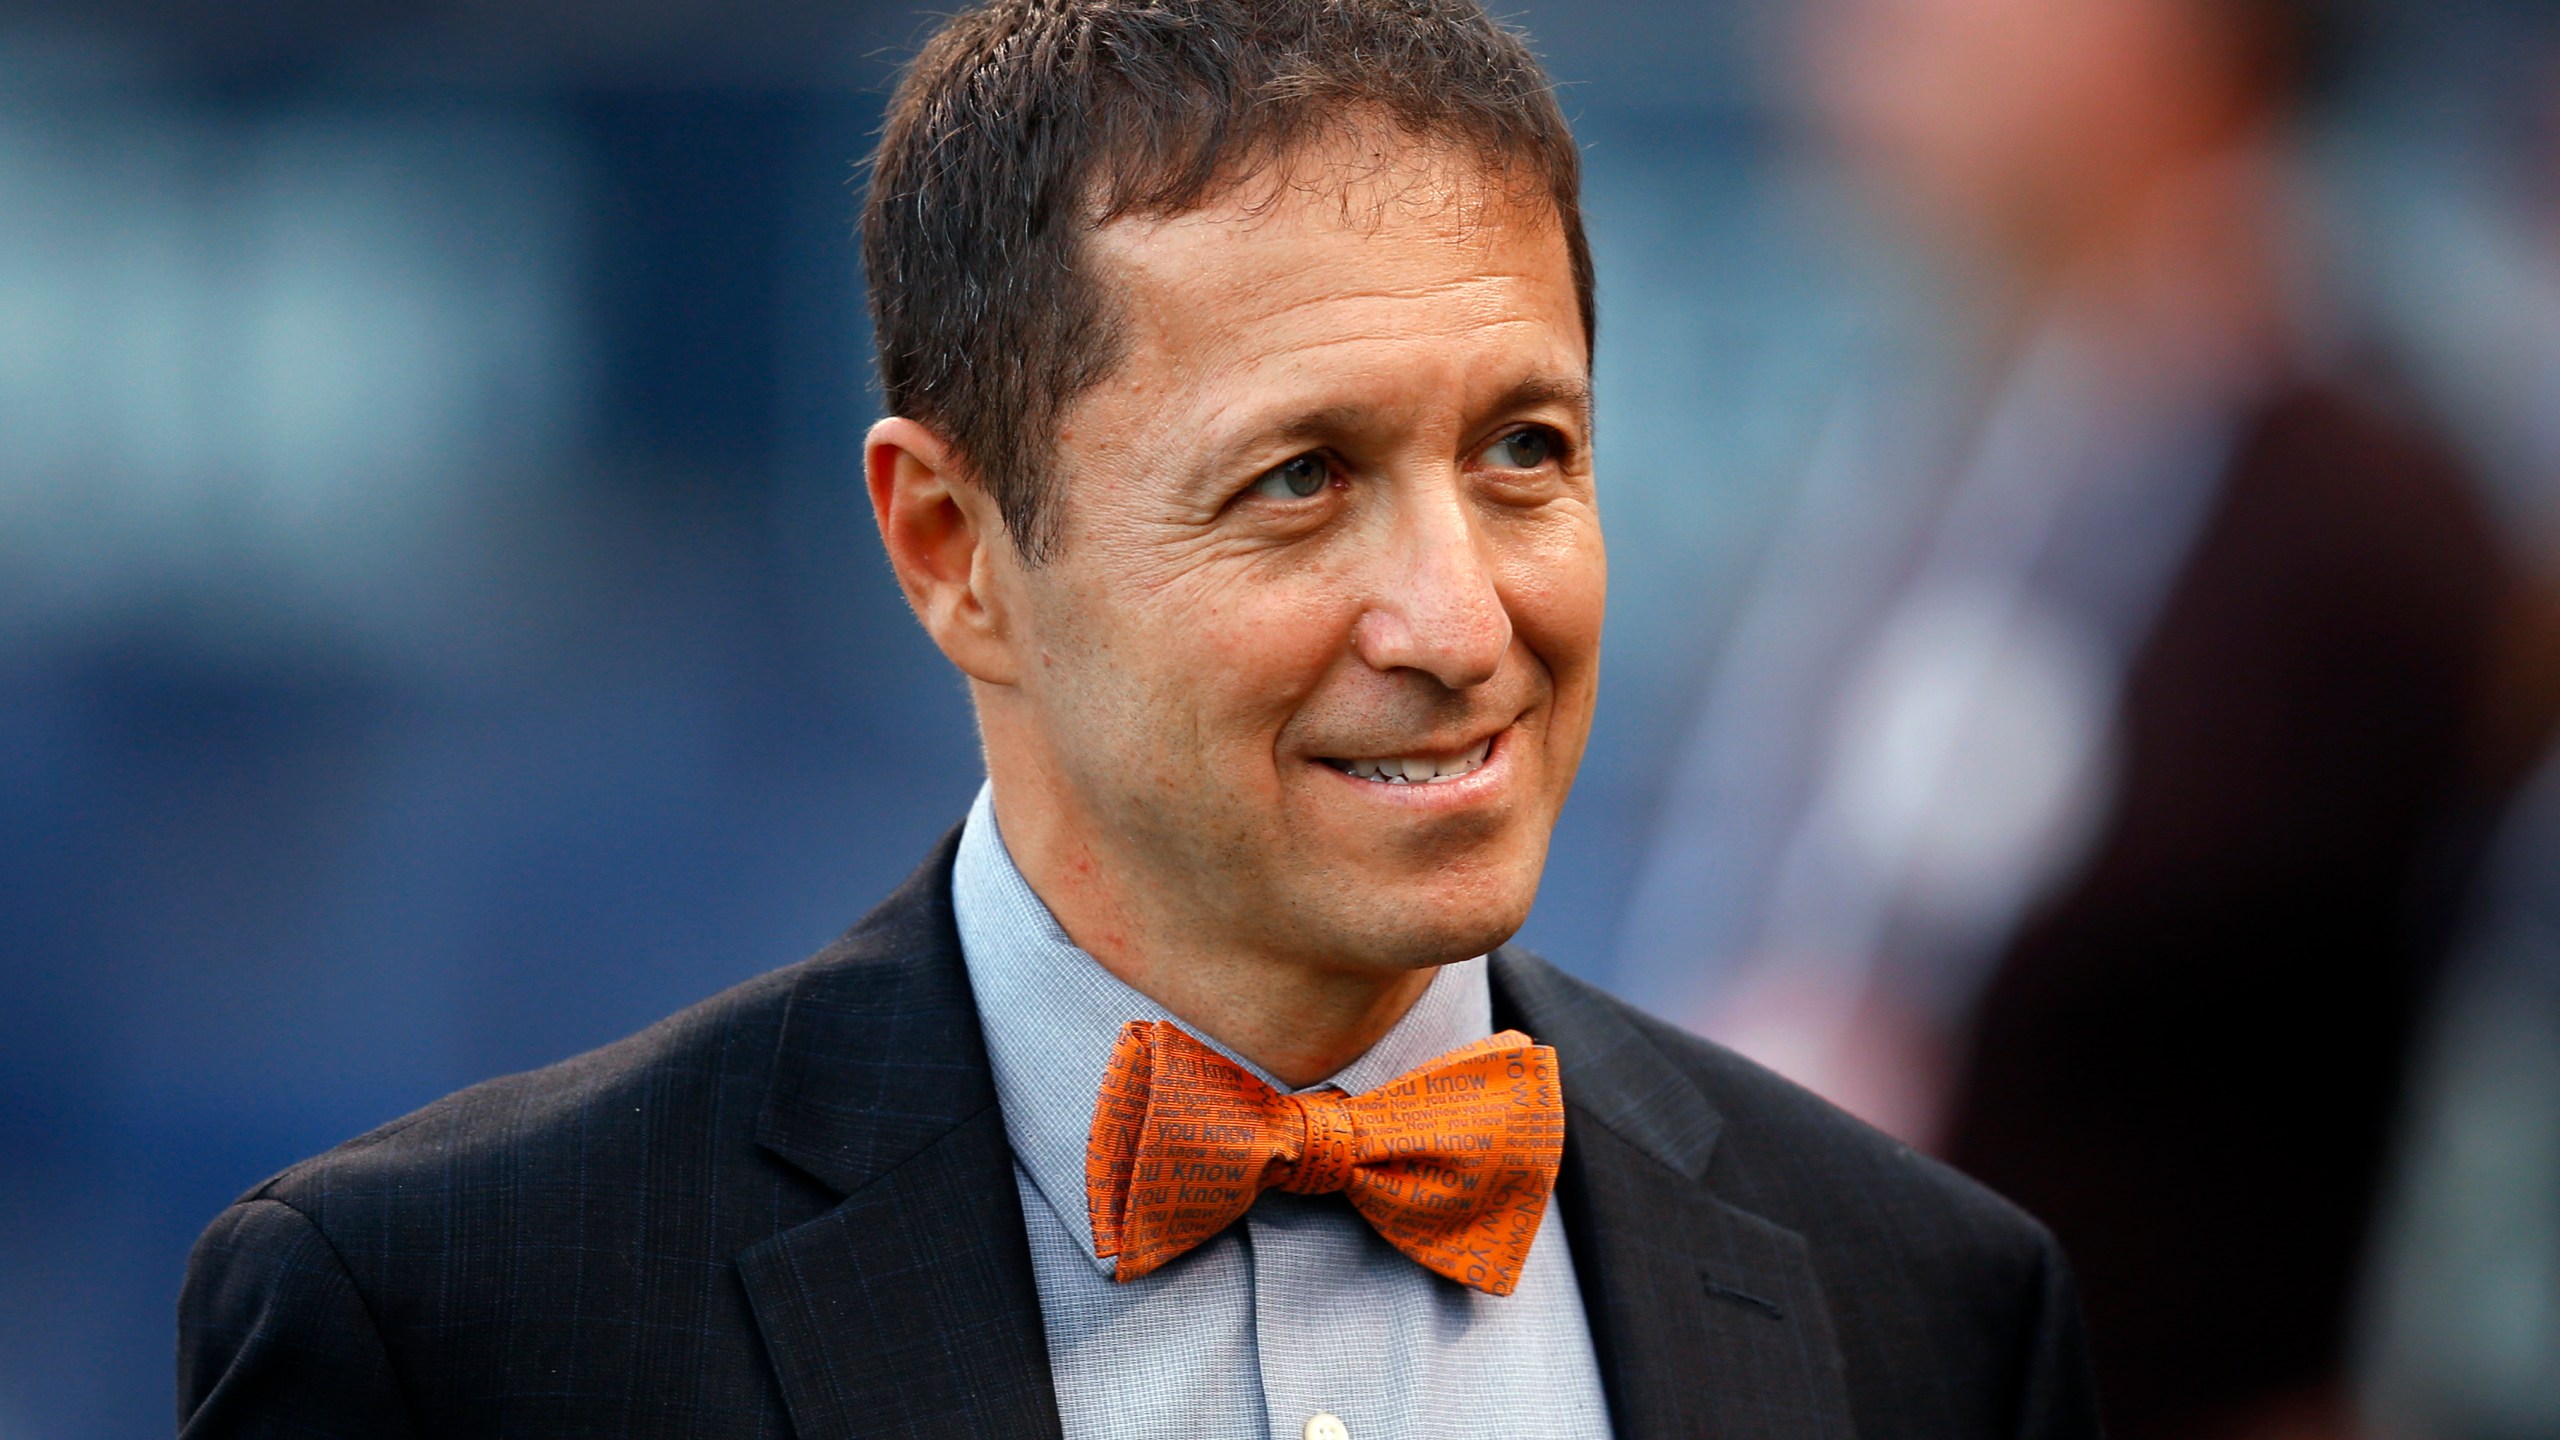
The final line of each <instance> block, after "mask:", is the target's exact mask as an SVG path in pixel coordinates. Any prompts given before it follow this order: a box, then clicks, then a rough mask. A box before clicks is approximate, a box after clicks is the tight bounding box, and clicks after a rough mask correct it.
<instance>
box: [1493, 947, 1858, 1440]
mask: <svg viewBox="0 0 2560 1440" xmlns="http://www.w3.org/2000/svg"><path fill="white" fill-rule="evenodd" d="M1493 976H1494V987H1495V1004H1496V1006H1497V1010H1498V1014H1497V1022H1498V1023H1503V1024H1517V1025H1518V1026H1519V1027H1520V1028H1521V1029H1523V1030H1526V1031H1527V1032H1528V1033H1529V1034H1531V1035H1533V1036H1535V1037H1536V1038H1537V1039H1538V1040H1539V1041H1541V1042H1543V1043H1545V1044H1548V1045H1552V1046H1554V1047H1555V1050H1556V1054H1557V1058H1558V1060H1559V1061H1560V1062H1561V1066H1562V1072H1563V1081H1564V1094H1565V1107H1566V1122H1565V1158H1564V1171H1563V1174H1562V1176H1561V1177H1560V1179H1559V1182H1558V1187H1557V1203H1558V1204H1559V1205H1560V1206H1561V1207H1562V1208H1563V1211H1564V1218H1565V1233H1566V1236H1567V1238H1568V1240H1569V1241H1570V1242H1571V1244H1572V1246H1573V1261H1574V1270H1575V1273H1576V1274H1577V1275H1578V1276H1579V1277H1580V1280H1581V1284H1582V1291H1583V1308H1584V1311H1585V1313H1586V1314H1587V1315H1588V1316H1589V1318H1590V1322H1591V1331H1592V1341H1593V1345H1594V1347H1595V1348H1596V1350H1597V1351H1598V1354H1599V1359H1600V1368H1601V1376H1602V1380H1603V1382H1604V1383H1605V1385H1606V1388H1607V1392H1608V1397H1609V1407H1610V1413H1611V1416H1612V1419H1613V1421H1614V1428H1615V1429H1616V1431H1617V1432H1618V1433H1619V1434H1620V1435H1622V1436H1626V1437H1629V1440H1670V1437H1675V1436H1676V1437H1690V1436H1699V1437H1705V1436H1715V1437H1729V1440H1819V1437H1845V1436H1848V1435H1850V1434H1851V1433H1852V1429H1851V1422H1850V1417H1849V1400H1848V1386H1847V1379H1846V1376H1845V1374H1844V1372H1843V1370H1842V1368H1841V1361H1840V1351H1839V1346H1838V1344H1837V1342H1836V1340H1835V1339H1834V1337H1833V1334H1832V1329H1831V1316H1830V1311H1829V1309H1828V1308H1827V1307H1826V1305H1825V1304H1824V1302H1823V1296H1822V1287H1821V1284H1820V1282H1819V1280H1818V1279H1817V1277H1816V1275H1815V1273H1814V1268H1813V1261H1812V1256H1811V1254H1810V1253H1809V1251H1808V1249H1807V1247H1806V1244H1805V1240H1804V1237H1803V1236H1802V1235H1799V1234H1797V1233H1796V1232H1794V1231H1792V1230H1788V1229H1785V1228H1783V1227H1781V1226H1778V1225H1775V1224H1772V1223H1770V1222H1769V1221H1767V1220H1764V1219H1761V1218H1760V1217H1758V1216H1756V1215H1753V1214H1750V1213H1749V1212H1747V1211H1744V1210H1742V1209H1740V1208H1737V1207H1735V1206H1732V1205H1729V1204H1727V1203H1725V1202H1724V1201H1722V1200H1719V1199H1717V1198H1716V1196H1715V1195H1714V1194H1713V1193H1712V1191H1711V1190H1710V1188H1709V1187H1708V1185H1707V1183H1706V1177H1707V1169H1708V1162H1709V1161H1710V1160H1711V1159H1712V1158H1713V1156H1714V1152H1715V1143H1716V1137H1717V1134H1718V1131H1719V1130H1720V1129H1721V1126H1722V1120H1721V1118H1720V1117H1719V1116H1718V1115H1717V1114H1716V1112H1715V1110H1714V1108H1713V1107H1712V1106H1710V1105H1709V1104H1708V1103H1707V1099H1706V1097H1705V1096H1704V1095H1702V1094H1700V1093H1699V1091H1698V1089H1697V1087H1696V1086H1695V1085H1694V1084H1692V1083H1691V1082H1690V1080H1689V1078H1688V1077H1687V1076H1686V1075H1684V1074H1682V1073H1681V1072H1680V1070H1679V1069H1678V1068H1677V1067H1675V1066H1674V1065H1672V1063H1671V1062H1670V1060H1669V1059H1668V1058H1667V1057H1665V1056H1664V1055H1663V1054H1662V1052H1661V1051H1660V1050H1659V1049H1657V1048H1655V1046H1654V1045H1653V1044H1652V1042H1651V1041H1649V1040H1647V1039H1646V1038H1645V1037H1644V1036H1643V1034H1641V1033H1640V1032H1639V1031H1638V1030H1637V1029H1636V1027H1635V1026H1634V1025H1633V1024H1631V1023H1630V1022H1629V1021H1628V1020H1627V1018H1626V1016H1625V1015H1623V1014H1622V1013H1620V1012H1619V1011H1618V1010H1617V1008H1616V1007H1615V1006H1614V1004H1613V1003H1612V1002H1610V1001H1609V1000H1607V999H1606V998H1605V997H1603V996H1601V995H1600V994H1599V993H1598V992H1596V991H1593V990H1591V989H1589V988H1588V987H1585V986H1582V985H1580V984H1578V983H1576V982H1574V981H1572V980H1569V979H1567V978H1566V977H1564V976H1563V975H1561V974H1559V973H1558V972H1557V971H1556V970H1554V969H1553V968H1552V967H1550V966H1548V965H1547V964H1546V963H1545V962H1544V961H1542V960H1539V959H1537V958H1536V957H1534V956H1531V955H1528V954H1526V953H1525V952H1520V951H1513V950H1503V951H1498V952H1496V954H1495V957H1494V967H1493Z"/></svg>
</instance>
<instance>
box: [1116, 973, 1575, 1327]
mask: <svg viewBox="0 0 2560 1440" xmlns="http://www.w3.org/2000/svg"><path fill="white" fill-rule="evenodd" d="M1563 1155H1564V1099H1563V1094H1562V1092H1561V1090H1560V1089H1559V1088H1558V1086H1557V1083H1556V1052H1555V1051H1553V1050H1551V1049H1549V1048H1547V1047H1546V1046H1544V1045H1537V1044H1532V1043H1531V1042H1530V1040H1529V1037H1528V1036H1526V1035H1523V1034H1521V1033H1520V1032H1519V1031H1517V1030H1505V1031H1503V1032H1502V1033H1501V1034H1499V1035H1493V1036H1488V1037H1487V1038H1485V1039H1482V1040H1479V1041H1477V1042H1476V1043H1474V1044H1473V1045H1469V1046H1466V1047H1464V1048H1462V1049H1458V1050H1452V1051H1450V1052H1449V1053H1448V1054H1446V1055H1443V1056H1441V1057H1440V1058H1439V1059H1437V1060H1434V1061H1432V1062H1431V1063H1430V1064H1428V1065H1425V1066H1423V1067H1422V1068H1421V1069H1419V1070H1413V1071H1409V1072H1407V1073H1406V1074H1404V1075H1402V1076H1399V1077H1397V1078H1396V1079H1395V1080H1392V1081H1390V1082H1388V1083H1387V1084H1385V1085H1382V1086H1380V1087H1378V1088H1377V1089H1375V1090H1372V1091H1370V1092H1369V1093H1368V1094H1365V1095H1343V1094H1341V1093H1339V1092H1337V1091H1331V1090H1319V1091H1313V1092H1310V1093H1307V1094H1300V1095H1283V1094H1281V1093H1280V1092H1278V1091H1277V1090H1274V1089H1272V1088H1271V1087H1270V1086H1268V1085H1265V1084H1263V1083H1262V1082H1261V1081H1260V1080H1257V1079H1255V1078H1254V1077H1253V1076H1252V1075H1250V1074H1248V1073H1246V1072H1245V1070H1244V1069H1243V1067H1241V1066H1239V1065H1237V1064H1236V1063H1235V1062H1233V1061H1231V1060H1229V1059H1227V1058H1226V1057H1225V1056H1223V1055H1221V1054H1219V1053H1218V1052H1217V1051H1215V1050H1212V1049H1210V1048H1209V1047H1208V1046H1206V1045H1203V1044H1201V1043H1200V1042H1199V1041H1197V1040H1194V1039H1192V1038H1191V1037H1190V1036H1189V1035H1187V1034H1184V1033H1183V1031H1182V1028H1181V1027H1180V1026H1177V1025H1173V1024H1171V1023H1168V1022H1166V1021H1161V1020H1132V1021H1130V1022H1129V1023H1128V1024H1127V1025H1125V1026H1122V1027H1121V1030H1120V1040H1119V1043H1118V1044H1116V1045H1114V1046H1113V1047H1112V1049H1111V1064H1110V1068H1108V1069H1107V1070H1105V1071H1104V1072H1103V1076H1102V1094H1101V1097H1100V1098H1099V1099H1098V1100H1096V1101H1095V1103H1094V1107H1093V1138H1092V1142H1091V1143H1090V1144H1089V1145H1088V1146H1087V1147H1086V1149H1085V1161H1084V1188H1085V1205H1086V1208H1087V1209H1088V1210H1089V1211H1090V1212H1091V1214H1092V1217H1093V1253H1094V1254H1095V1255H1096V1256H1097V1257H1102V1258H1108V1257H1111V1256H1115V1255H1116V1256H1118V1257H1119V1260H1120V1264H1119V1267H1118V1269H1117V1271H1116V1278H1117V1279H1120V1280H1123V1281H1128V1280H1135V1279H1137V1278H1138V1277H1139V1276H1141V1275H1145V1274H1146V1273H1148V1272H1149V1271H1151V1270H1154V1269H1155V1268H1156V1267H1158V1266H1160V1265H1162V1264H1164V1263H1165V1262H1166V1261H1168V1260H1171V1259H1173V1258H1174V1257H1175V1256H1177V1255H1180V1254H1182V1253H1183V1252H1184V1251H1186V1250H1189V1249H1190V1248H1191V1247H1192V1246H1194V1245H1197V1244H1199V1243H1200V1242H1201V1241H1203V1240H1206V1239H1208V1238H1209V1237H1210V1236H1212V1235H1215V1234H1217V1233H1218V1232H1219V1231H1221V1230H1224V1229H1225V1228H1227V1226H1229V1225H1231V1224H1233V1223H1235V1221H1236V1219H1237V1217H1239V1216H1241V1215H1243V1214H1244V1212H1245V1211H1247V1210H1249V1209H1251V1208H1252V1207H1253V1202H1254V1198H1255V1197H1256V1196H1259V1195H1260V1194H1261V1193H1262V1192H1263V1191H1265V1190H1268V1189H1270V1188H1272V1187H1273V1186H1278V1187H1279V1188H1280V1189H1283V1190H1287V1191H1290V1192H1292V1193H1294V1194H1299V1195H1319V1194H1326V1193H1330V1192H1332V1191H1336V1190H1339V1191H1343V1192H1345V1193H1346V1194H1347V1195H1348V1196H1349V1197H1350V1200H1351V1204H1352V1206H1353V1208H1355V1209H1357V1210H1358V1211H1359V1212H1360V1213H1361V1215H1363V1216H1365V1217H1366V1218H1367V1219H1368V1221H1369V1223H1370V1224H1371V1225H1374V1226H1376V1227H1377V1229H1378V1233H1379V1234H1381V1235H1383V1236H1385V1237H1386V1238H1387V1241H1388V1243H1390V1244H1392V1245H1394V1246H1395V1247H1396V1248H1397V1249H1399V1250H1401V1251H1403V1252H1404V1253H1405V1254H1407V1255H1410V1256H1412V1257H1413V1258H1414V1259H1415V1260H1417V1261H1419V1262H1421V1263H1422V1264H1423V1265H1424V1266H1426V1267H1428V1268H1429V1269H1431V1270H1433V1271H1436V1272H1437V1273H1439V1274H1442V1275H1445V1276H1447V1277H1449V1278H1450V1279H1452V1280H1455V1281H1457V1282H1458V1283H1459V1284H1461V1285H1467V1286H1471V1287H1473V1288H1475V1289H1478V1290H1481V1291H1484V1292H1485V1293H1486V1294H1488V1295H1508V1294H1510V1293H1511V1292H1512V1290H1513V1289H1515V1288H1517V1287H1518V1285H1519V1284H1520V1267H1521V1265H1522V1264H1523V1263H1524V1262H1526V1261H1527V1260H1528V1258H1529V1245H1530V1242H1531V1241H1534V1240H1535V1239H1537V1238H1538V1221H1539V1219H1540V1217H1541V1216H1543V1215H1544V1214H1545V1213H1546V1209H1547V1194H1548V1192H1549V1191H1551V1190H1553V1189H1554V1188H1555V1183H1556V1165H1557V1163H1558V1162H1559V1161H1560V1160H1561V1159H1562V1158H1563Z"/></svg>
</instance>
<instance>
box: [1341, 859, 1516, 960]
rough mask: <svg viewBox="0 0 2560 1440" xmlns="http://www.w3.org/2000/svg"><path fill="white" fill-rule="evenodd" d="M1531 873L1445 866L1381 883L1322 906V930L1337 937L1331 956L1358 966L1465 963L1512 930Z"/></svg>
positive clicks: (1505, 937)
mask: <svg viewBox="0 0 2560 1440" xmlns="http://www.w3.org/2000/svg"><path fill="white" fill-rule="evenodd" d="M1453 872H1454V873H1453ZM1537 878H1538V872H1537V869H1536V868H1535V867H1530V868H1529V869H1528V870H1527V871H1526V873H1525V874H1522V873H1520V872H1519V871H1517V870H1515V869H1513V868H1512V867H1507V866H1506V867H1503V868H1502V870H1501V872H1500V873H1497V874H1486V873H1483V872H1481V871H1478V872H1477V873H1474V874H1468V873H1465V871H1464V870H1463V869H1460V868H1459V867H1449V868H1448V869H1444V870H1443V871H1442V872H1441V873H1440V874H1438V875H1430V874H1424V875H1417V876H1411V877H1408V878H1407V879H1405V880H1403V881H1401V882H1399V883H1397V884H1393V885H1388V886H1384V887H1381V888H1380V891H1379V892H1378V893H1376V894H1374V895H1372V896H1369V897H1365V899H1366V903H1362V904H1360V905H1358V906H1357V907H1356V908H1351V907H1341V906H1339V905H1337V906H1335V907H1329V908H1333V909H1334V910H1335V914H1334V915H1333V917H1332V920H1333V923H1332V924H1331V925H1329V926H1326V927H1325V928H1327V929H1331V930H1333V931H1334V933H1335V936H1336V937H1337V947H1338V948H1336V950H1335V958H1337V959H1340V958H1343V957H1345V956H1351V955H1356V956H1359V957H1360V960H1361V963H1362V965H1363V968H1375V969H1380V970H1415V969H1421V968H1424V967H1428V966H1434V965H1449V964H1454V963H1456V962H1457V961H1460V960H1471V959H1474V958H1475V957H1476V956H1478V955H1482V954H1484V953H1485V952H1486V951H1489V950H1491V949H1493V948H1494V947H1496V946H1498V945H1501V944H1502V943H1503V942H1504V941H1507V940H1509V939H1510V938H1511V937H1512V936H1514V935H1516V934H1518V933H1520V927H1521V926H1522V925H1523V924H1525V923H1527V921H1528V918H1529V905H1530V902H1531V901H1533V900H1535V899H1536V898H1537ZM1345 910H1348V911H1349V913H1344V912H1345Z"/></svg>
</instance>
